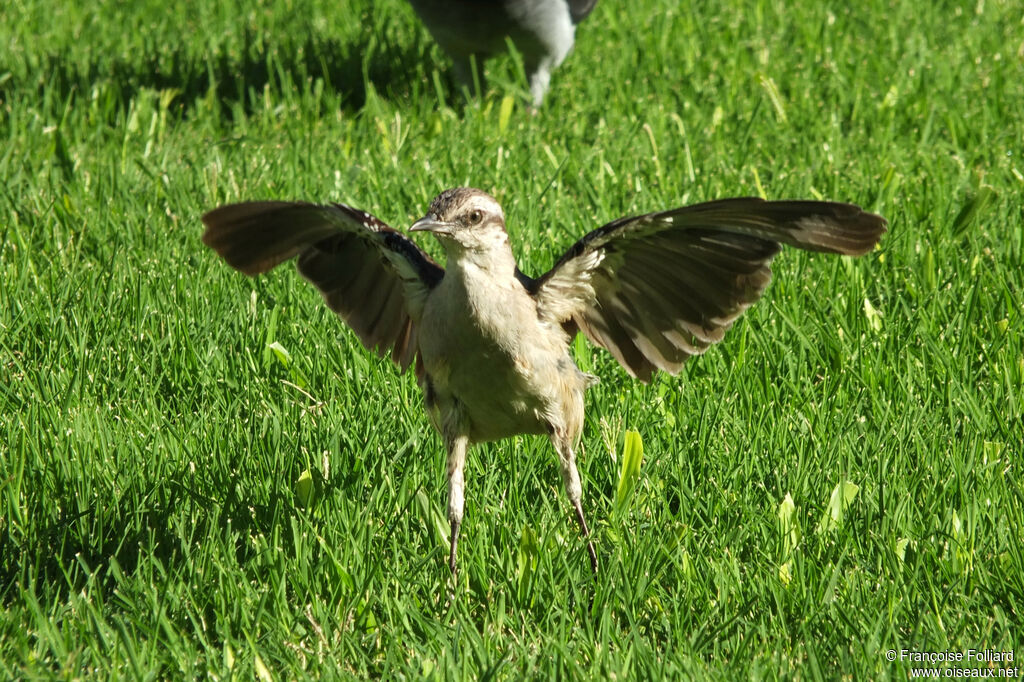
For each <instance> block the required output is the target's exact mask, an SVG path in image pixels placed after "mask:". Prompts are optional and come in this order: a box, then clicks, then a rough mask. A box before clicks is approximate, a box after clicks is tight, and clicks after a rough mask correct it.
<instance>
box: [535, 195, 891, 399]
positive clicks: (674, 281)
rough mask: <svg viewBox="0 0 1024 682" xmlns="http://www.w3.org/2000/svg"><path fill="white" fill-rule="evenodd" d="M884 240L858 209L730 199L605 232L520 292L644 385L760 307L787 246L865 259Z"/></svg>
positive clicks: (877, 223)
mask: <svg viewBox="0 0 1024 682" xmlns="http://www.w3.org/2000/svg"><path fill="white" fill-rule="evenodd" d="M885 229H886V223H885V220H884V219H883V218H881V217H880V216H877V215H874V214H873V213H867V212H865V211H862V210H861V209H860V208H859V207H858V206H854V205H852V204H839V203H831V202H823V201H764V200H762V199H757V198H740V199H723V200H720V201H711V202H707V203H703V204H697V205H694V206H686V207H683V208H676V209H672V210H669V211H663V212H660V213H649V214H647V215H642V216H636V217H631V218H622V219H620V220H616V221H614V222H611V223H608V224H607V225H605V226H604V227H600V228H598V229H596V230H594V231H593V232H590V233H589V234H587V235H586V236H584V237H583V238H582V239H580V240H579V241H578V242H576V243H575V244H573V246H572V247H571V248H570V249H569V250H568V251H567V252H566V253H565V255H563V256H562V258H561V259H560V260H559V261H558V262H557V263H556V264H555V266H554V267H553V268H551V270H549V271H548V272H547V273H545V274H544V275H542V276H541V277H540V278H538V279H535V280H534V279H530V278H528V277H525V276H523V277H520V281H521V282H522V283H523V286H524V287H525V288H526V289H527V291H529V292H530V293H531V294H532V295H533V297H534V299H535V300H536V302H537V313H538V315H539V316H540V317H541V318H542V319H545V320H547V321H549V322H553V323H557V324H561V325H563V326H564V327H565V328H566V329H567V330H568V331H569V332H570V333H575V330H576V329H579V330H582V331H583V333H584V334H586V335H587V338H589V339H590V340H591V341H592V342H593V343H595V344H597V345H598V346H601V347H602V348H604V349H606V350H608V351H609V352H610V353H611V354H612V355H614V356H615V359H616V360H618V361H619V363H620V364H621V365H622V366H623V367H625V368H626V370H627V371H628V372H629V373H630V374H632V375H633V376H635V377H638V378H640V379H641V380H643V381H648V380H650V378H651V375H652V374H653V373H654V370H656V369H661V370H664V371H667V372H670V373H672V374H675V373H677V372H678V371H679V370H680V369H681V368H682V366H683V363H685V362H686V360H687V358H689V357H690V356H692V355H698V354H700V353H703V352H704V351H705V350H706V349H707V348H708V347H709V346H710V345H711V344H713V343H717V342H718V341H720V340H721V339H722V337H723V336H724V335H725V332H726V330H728V329H729V327H731V326H732V323H733V322H734V321H735V320H736V318H737V317H739V316H740V314H742V313H743V311H744V310H746V309H747V308H748V307H749V306H750V305H751V304H753V303H754V302H755V301H757V300H758V299H759V298H760V297H761V292H762V291H764V288H765V287H766V286H767V285H768V282H769V281H770V280H771V261H772V259H773V258H774V257H775V254H776V253H778V251H779V248H780V244H789V245H791V246H796V247H798V248H801V249H805V250H808V251H825V252H829V253H841V254H848V255H861V254H864V253H867V252H868V251H870V250H871V249H872V248H873V247H874V245H875V243H877V242H878V239H879V238H880V237H881V235H882V233H883V232H885Z"/></svg>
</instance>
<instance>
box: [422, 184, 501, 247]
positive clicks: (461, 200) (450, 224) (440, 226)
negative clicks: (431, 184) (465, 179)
mask: <svg viewBox="0 0 1024 682" xmlns="http://www.w3.org/2000/svg"><path fill="white" fill-rule="evenodd" d="M409 231H410V232H430V233H432V234H433V235H434V236H435V237H437V240H438V241H439V242H441V244H442V245H443V246H444V248H445V251H447V252H448V256H449V258H451V257H453V256H460V255H463V254H466V253H475V254H488V253H496V251H495V250H496V249H500V250H501V251H502V252H508V251H509V245H508V233H507V232H506V231H505V214H504V212H503V211H502V210H501V206H500V205H499V204H498V202H497V201H495V199H494V197H492V196H491V195H490V194H487V193H486V192H482V191H480V190H478V189H472V188H470V187H456V188H455V189H449V190H445V191H444V192H442V193H441V194H439V195H437V196H436V197H435V198H434V200H433V201H432V202H430V208H429V209H428V210H427V215H425V216H423V217H422V218H420V219H419V220H417V221H416V222H415V223H413V225H412V227H410V228H409Z"/></svg>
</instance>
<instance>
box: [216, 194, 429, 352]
mask: <svg viewBox="0 0 1024 682" xmlns="http://www.w3.org/2000/svg"><path fill="white" fill-rule="evenodd" d="M203 223H205V224H206V231H205V232H204V233H203V243H204V244H206V245H207V246H209V247H210V248H212V249H213V250H215V251H216V252H217V253H218V254H220V256H221V257H222V258H223V259H224V260H225V261H227V263H228V264H229V265H230V266H231V267H233V268H235V269H236V270H240V271H241V272H244V273H245V274H247V275H257V274H260V273H263V272H267V271H268V270H270V269H272V268H273V267H275V266H276V265H278V264H280V263H282V262H284V261H286V260H289V259H290V258H293V257H295V256H298V257H299V261H298V268H299V272H300V273H302V275H303V277H305V278H306V279H308V280H309V281H310V282H312V283H313V284H314V285H315V286H316V287H317V289H319V290H320V293H321V294H323V297H324V300H325V301H326V302H327V305H329V306H330V307H331V309H333V310H334V311H335V312H336V313H338V315H339V316H340V317H341V318H342V319H343V320H345V322H347V323H348V325H349V326H350V327H351V328H352V330H353V331H354V332H355V333H356V335H357V336H359V339H360V340H361V341H362V342H363V345H365V346H366V347H367V348H369V349H371V350H374V351H375V352H376V353H377V354H378V355H380V356H382V357H383V356H385V355H389V354H390V356H391V359H392V360H394V361H395V362H396V363H397V364H398V365H399V366H400V367H401V368H402V370H405V369H406V368H408V367H409V365H410V363H412V361H413V359H415V357H416V350H417V343H416V326H417V323H418V321H419V319H420V316H421V315H422V312H423V305H424V302H425V300H426V297H427V294H428V293H429V292H430V290H431V289H433V288H434V287H435V286H436V285H437V283H438V282H440V281H441V278H442V277H443V276H444V269H443V268H442V267H441V266H439V265H438V264H437V263H435V262H434V261H433V260H431V259H430V257H429V256H427V255H426V254H425V253H423V251H421V250H420V249H419V247H417V246H416V245H415V244H413V243H412V242H411V241H409V240H408V239H407V238H406V237H405V236H404V235H403V234H402V233H401V232H398V231H397V230H394V229H392V228H390V227H388V226H387V225H385V224H384V223H383V222H381V221H380V220H378V219H377V218H375V217H373V216H372V215H370V214H368V213H365V212H363V211H360V210H358V209H354V208H352V207H351V206H345V205H344V204H331V205H320V204H309V203H303V202H287V201H252V202H245V203H240V204H229V205H227V206H221V207H219V208H216V209H214V210H212V211H210V212H209V213H207V214H206V215H204V216H203Z"/></svg>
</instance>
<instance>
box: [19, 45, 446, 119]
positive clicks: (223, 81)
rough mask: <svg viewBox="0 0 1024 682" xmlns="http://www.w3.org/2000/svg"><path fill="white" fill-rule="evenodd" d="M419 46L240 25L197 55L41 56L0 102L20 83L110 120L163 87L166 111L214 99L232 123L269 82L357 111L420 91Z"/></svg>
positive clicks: (180, 48) (285, 91) (257, 103)
mask: <svg viewBox="0 0 1024 682" xmlns="http://www.w3.org/2000/svg"><path fill="white" fill-rule="evenodd" d="M427 49H428V46H427V45H426V44H425V43H424V42H423V41H419V40H416V41H413V42H412V43H405V44H394V43H392V42H389V41H387V40H384V39H381V38H378V37H377V36H376V35H374V34H373V33H372V30H371V29H370V28H369V27H368V28H365V29H363V31H362V33H360V35H359V36H358V37H356V39H355V40H348V41H342V40H339V39H336V38H333V37H325V36H323V35H314V34H306V35H305V37H304V38H302V39H301V40H300V39H295V40H294V41H285V42H282V43H277V44H273V43H271V42H270V41H268V40H267V39H266V36H264V35H262V34H261V33H259V32H256V31H254V30H252V29H246V30H245V32H244V33H243V35H242V37H241V44H240V45H239V46H236V47H231V48H226V47H225V46H223V45H221V46H215V47H214V48H213V49H212V50H211V51H210V52H208V53H205V54H202V53H198V54H197V53H196V51H195V49H194V47H190V46H189V45H177V46H171V47H169V48H168V49H161V50H160V51H159V52H155V53H150V54H146V55H144V56H141V57H138V58H136V59H131V58H130V57H126V56H124V55H111V54H105V53H90V54H89V59H88V60H82V59H81V58H78V57H77V56H76V55H74V54H72V50H71V49H70V48H69V49H66V50H63V51H60V52H54V53H50V54H47V55H46V56H45V57H42V58H41V59H40V60H39V61H38V62H37V63H36V64H32V65H31V66H30V67H29V66H26V65H22V66H23V67H24V69H23V70H24V72H25V73H23V74H22V78H21V79H19V77H18V76H17V75H15V76H14V77H13V78H10V79H8V80H7V81H6V83H0V100H9V99H11V96H12V95H13V94H14V93H15V92H16V91H18V90H21V91H22V92H26V91H28V92H32V91H33V90H34V91H35V94H36V95H37V96H38V98H39V101H41V102H44V103H46V104H48V105H49V109H50V110H51V111H52V112H53V115H54V116H55V117H58V118H59V117H62V116H63V115H64V114H65V113H66V112H67V110H68V109H69V108H70V106H71V104H72V103H74V102H76V101H77V102H81V101H82V100H85V101H88V102H90V105H89V106H90V107H92V111H94V112H96V113H98V114H99V115H100V116H101V117H105V118H106V119H107V122H109V123H113V122H115V121H116V117H117V115H118V114H123V113H125V112H128V111H129V110H130V107H131V104H132V102H133V100H135V99H136V98H137V97H138V96H139V95H140V94H141V93H143V92H146V91H150V92H165V91H166V92H173V93H174V98H173V102H174V106H173V107H171V109H172V110H174V111H176V112H177V115H179V116H180V117H182V118H185V117H188V116H190V114H191V113H192V112H193V110H194V109H196V108H197V107H201V106H204V105H206V104H207V103H212V105H213V107H212V108H213V110H214V111H216V112H219V114H220V116H221V118H222V119H225V120H226V121H227V122H229V123H230V122H232V121H234V120H235V119H236V118H237V117H238V116H239V114H243V115H245V116H247V115H249V114H251V113H253V112H254V111H255V110H256V109H257V108H263V107H264V106H265V103H264V101H263V100H264V92H265V91H266V90H268V89H269V90H270V92H271V93H273V94H275V95H279V97H278V99H281V100H287V99H288V98H289V97H296V96H297V97H304V96H308V95H310V94H312V95H313V96H318V95H319V93H318V92H317V90H318V88H319V87H321V86H319V84H318V82H320V83H323V87H325V88H326V89H328V90H330V91H333V93H334V94H336V95H337V96H338V98H339V99H340V100H341V103H342V104H341V107H342V109H343V110H345V111H349V112H355V111H358V110H360V109H361V108H362V107H363V105H364V104H365V103H366V99H367V93H368V92H369V91H370V89H371V88H372V89H373V91H374V92H375V93H377V94H378V95H379V96H380V97H382V98H386V99H391V98H402V97H408V96H416V95H418V94H421V93H420V91H421V89H422V88H423V87H424V86H423V83H425V82H426V81H425V79H424V78H423V76H422V74H423V64H428V65H430V66H431V68H433V65H432V60H431V59H430V58H429V56H428V54H427ZM19 80H21V81H22V82H21V83H19ZM32 81H35V82H34V83H33V82H32ZM442 81H443V82H444V87H445V89H446V92H445V93H444V95H445V96H446V97H447V96H450V95H452V94H453V93H454V90H453V89H452V88H451V86H450V84H448V83H447V80H446V79H442ZM430 96H434V93H433V91H432V89H431V93H430ZM204 108H205V107H204ZM204 115H206V114H204Z"/></svg>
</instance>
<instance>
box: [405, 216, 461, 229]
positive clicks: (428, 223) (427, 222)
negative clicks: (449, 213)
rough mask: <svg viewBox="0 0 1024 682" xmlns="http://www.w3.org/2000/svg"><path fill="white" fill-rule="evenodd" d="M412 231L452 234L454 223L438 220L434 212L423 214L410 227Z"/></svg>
mask: <svg viewBox="0 0 1024 682" xmlns="http://www.w3.org/2000/svg"><path fill="white" fill-rule="evenodd" d="M409 231H410V232H433V233H434V234H451V233H452V224H451V223H445V222H442V221H440V220H438V218H437V216H435V215H434V214H433V213H428V214H427V215H425V216H423V217H422V218H420V219H419V220H417V221H416V222H415V223H413V224H412V227H410V228H409Z"/></svg>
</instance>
